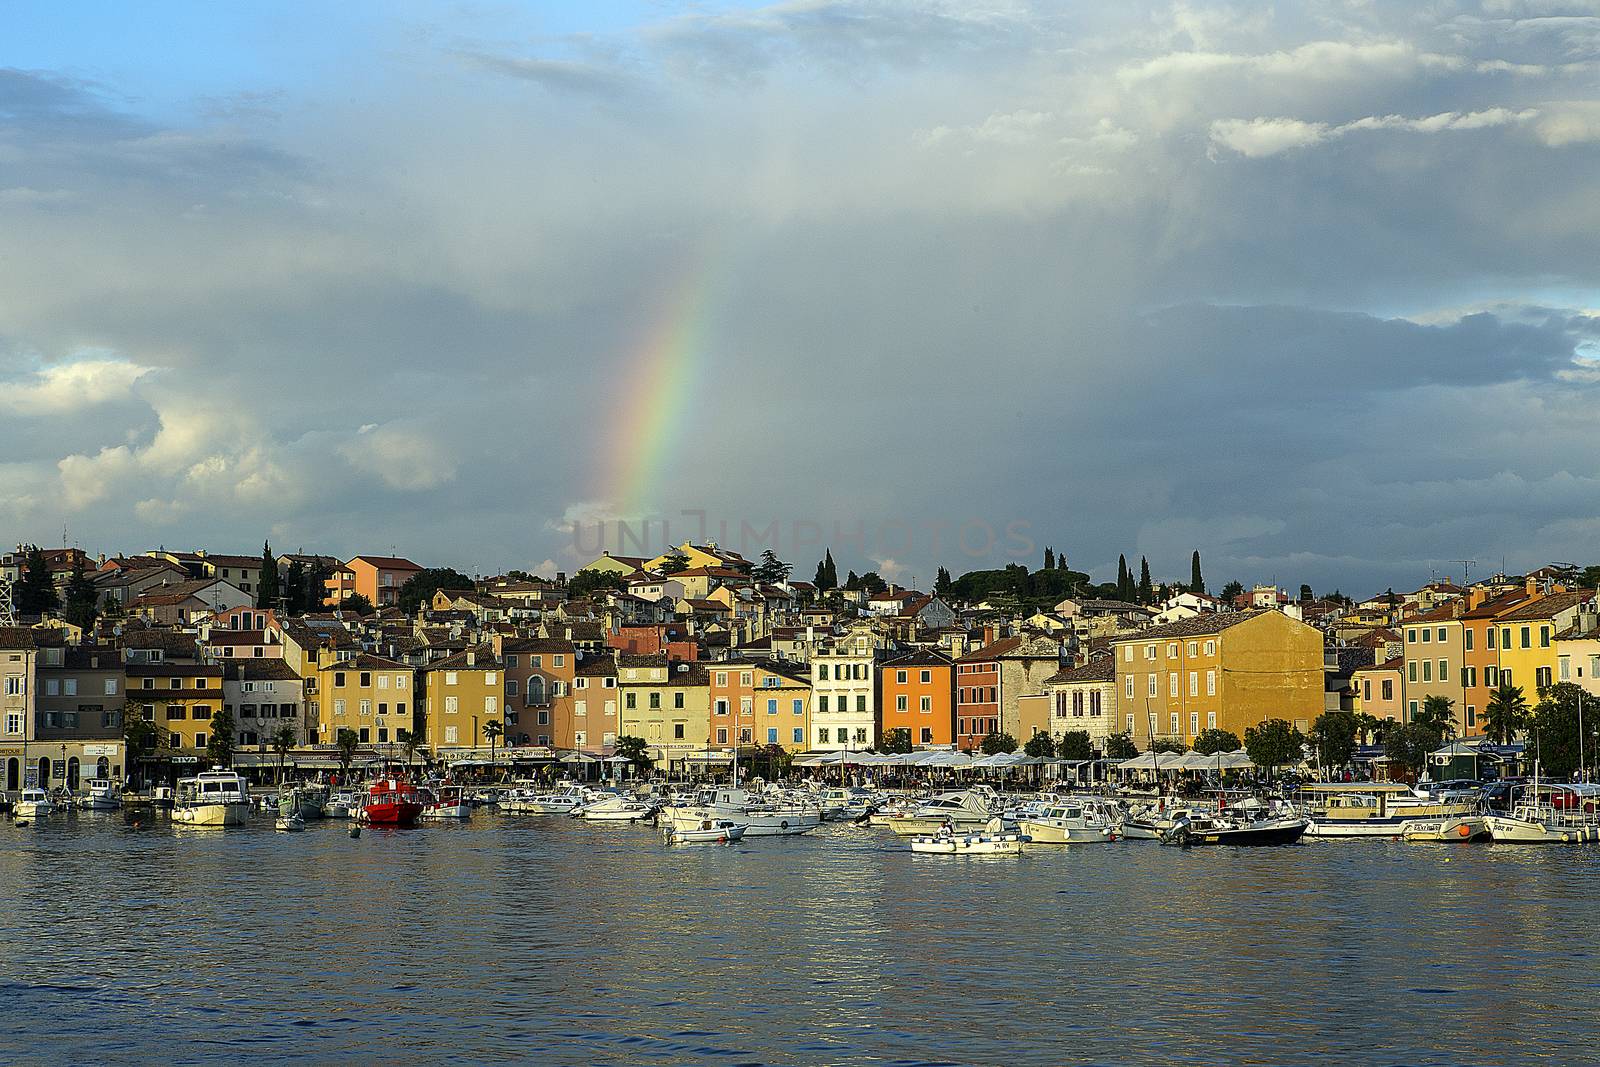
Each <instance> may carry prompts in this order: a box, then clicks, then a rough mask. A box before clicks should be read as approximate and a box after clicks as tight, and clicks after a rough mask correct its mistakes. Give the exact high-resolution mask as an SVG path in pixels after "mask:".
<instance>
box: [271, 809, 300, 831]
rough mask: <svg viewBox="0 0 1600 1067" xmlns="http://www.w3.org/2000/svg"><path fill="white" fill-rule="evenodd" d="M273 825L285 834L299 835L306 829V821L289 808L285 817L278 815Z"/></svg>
mask: <svg viewBox="0 0 1600 1067" xmlns="http://www.w3.org/2000/svg"><path fill="white" fill-rule="evenodd" d="M274 825H276V826H277V828H278V829H280V830H283V831H285V832H286V833H299V832H300V831H301V830H304V829H305V828H306V821H305V819H304V818H302V817H301V815H300V812H299V811H298V810H296V809H293V808H291V809H289V812H288V814H287V815H279V816H278V820H277V822H276V823H275V824H274Z"/></svg>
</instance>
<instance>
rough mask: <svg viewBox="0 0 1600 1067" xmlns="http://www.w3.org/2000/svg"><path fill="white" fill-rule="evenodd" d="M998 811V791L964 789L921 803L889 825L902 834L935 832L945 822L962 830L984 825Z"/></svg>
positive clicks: (892, 820)
mask: <svg viewBox="0 0 1600 1067" xmlns="http://www.w3.org/2000/svg"><path fill="white" fill-rule="evenodd" d="M996 814H997V813H996V811H995V808H994V794H993V793H992V792H991V791H989V790H986V789H961V790H956V791H954V792H949V793H940V794H939V795H938V796H936V797H934V798H933V799H931V800H928V801H926V802H925V803H923V804H921V805H919V806H918V807H917V808H916V809H915V810H913V811H912V813H911V814H910V815H908V816H905V817H904V818H899V819H891V820H889V826H890V827H891V828H892V829H893V830H894V832H895V833H897V834H899V835H900V836H901V837H910V836H912V835H916V834H930V833H934V832H935V831H937V830H938V829H939V828H940V827H942V826H945V825H950V826H953V827H955V828H956V829H958V830H959V829H962V828H969V829H971V828H976V827H979V826H984V825H986V824H987V823H988V822H989V820H991V819H993V818H994V817H995V815H996Z"/></svg>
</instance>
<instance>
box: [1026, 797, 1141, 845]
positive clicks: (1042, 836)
mask: <svg viewBox="0 0 1600 1067" xmlns="http://www.w3.org/2000/svg"><path fill="white" fill-rule="evenodd" d="M1017 828H1018V830H1020V831H1021V832H1022V833H1025V834H1027V835H1028V836H1029V837H1031V838H1032V839H1033V843H1034V844H1037V845H1072V844H1092V843H1102V842H1106V841H1115V840H1116V839H1117V837H1118V827H1117V823H1116V821H1115V819H1114V818H1112V817H1111V816H1110V814H1109V812H1108V811H1107V809H1106V808H1105V807H1104V806H1103V805H1101V804H1100V803H1099V802H1097V801H1095V800H1094V799H1093V798H1089V799H1086V800H1083V801H1068V802H1063V803H1061V804H1052V805H1048V806H1046V807H1045V808H1044V810H1043V812H1042V813H1041V814H1039V815H1037V816H1033V817H1025V818H1022V819H1019V820H1018V823H1017Z"/></svg>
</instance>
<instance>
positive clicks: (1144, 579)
mask: <svg viewBox="0 0 1600 1067" xmlns="http://www.w3.org/2000/svg"><path fill="white" fill-rule="evenodd" d="M1155 600H1156V591H1155V588H1154V587H1153V586H1151V584H1150V561H1149V560H1148V559H1146V558H1145V557H1143V556H1140V557H1139V603H1141V604H1154V603H1155Z"/></svg>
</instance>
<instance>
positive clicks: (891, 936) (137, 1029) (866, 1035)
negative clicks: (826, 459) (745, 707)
mask: <svg viewBox="0 0 1600 1067" xmlns="http://www.w3.org/2000/svg"><path fill="white" fill-rule="evenodd" d="M345 825H346V824H345V822H343V821H341V820H335V819H324V820H315V821H312V822H311V823H310V824H309V825H308V829H307V831H306V832H305V833H300V834H293V835H286V834H282V833H279V832H277V831H275V830H274V828H273V820H272V819H271V818H268V817H266V816H265V815H257V816H253V817H252V818H251V820H250V821H249V822H248V824H247V825H245V826H244V827H242V828H238V829H224V830H204V829H197V828H192V827H186V826H180V825H172V824H170V823H167V822H165V821H163V822H160V823H158V824H157V825H155V826H153V827H150V828H148V829H144V830H133V829H131V828H130V827H128V826H127V825H126V824H125V823H124V822H123V820H122V819H121V817H120V816H118V815H117V814H116V813H111V812H77V813H75V814H71V815H68V814H61V815H58V816H55V817H52V818H48V819H45V820H43V821H42V822H41V823H39V824H37V825H35V826H34V827H32V828H30V829H27V830H25V831H24V830H17V829H15V828H14V827H11V826H5V827H0V833H3V834H4V835H5V837H6V841H5V846H6V847H5V848H3V849H0V892H4V894H5V896H6V899H7V900H8V901H10V902H11V903H10V905H9V906H8V907H7V908H6V909H4V910H3V911H0V960H3V961H4V962H3V963H0V975H3V976H4V978H3V980H4V982H5V986H6V990H7V996H8V1004H9V1006H10V1009H11V1010H9V1011H7V1012H6V1013H5V1015H4V1018H3V1019H0V1045H4V1047H6V1048H8V1049H11V1050H13V1051H16V1050H23V1055H22V1058H23V1059H27V1058H28V1054H27V1052H28V1050H33V1051H34V1052H35V1053H36V1054H37V1057H38V1058H39V1059H44V1060H49V1061H52V1062H64V1061H71V1060H91V1061H95V1062H108V1063H121V1062H138V1061H144V1060H149V1059H151V1058H152V1057H156V1056H160V1057H161V1058H164V1059H169V1060H170V1061H172V1062H185V1063H208V1062H216V1063H221V1062H229V1063H232V1062H237V1059H238V1057H239V1054H240V1049H250V1050H251V1054H252V1055H254V1056H258V1057H262V1058H265V1059H275V1058H280V1057H287V1056H289V1055H291V1054H293V1055H297V1056H299V1057H301V1058H303V1059H309V1060H314V1061H317V1062H333V1061H344V1062H351V1061H371V1060H373V1059H377V1058H379V1057H386V1056H389V1055H392V1053H393V1050H394V1048H396V1047H397V1046H401V1045H403V1046H404V1047H405V1048H406V1049H407V1051H408V1054H409V1055H411V1056H413V1057H415V1058H418V1059H421V1060H424V1061H427V1062H438V1063H477V1062H496V1061H516V1062H542V1063H624V1062H627V1063H655V1064H686V1063H703V1062H707V1061H710V1060H716V1061H723V1062H765V1063H819V1064H820V1063H837V1062H842V1061H845V1060H849V1061H852V1062H902V1063H923V1062H930V1061H932V1060H938V1061H940V1062H960V1063H1001V1062H1004V1063H1011V1064H1061V1063H1088V1062H1107V1061H1115V1062H1135V1061H1137V1062H1156V1061H1160V1062H1169V1063H1218V1062H1250V1061H1256V1062H1281V1061H1282V1058H1283V1054H1282V1050H1283V1049H1284V1048H1286V1047H1289V1048H1300V1049H1310V1048H1317V1049H1320V1050H1323V1051H1324V1052H1326V1054H1328V1055H1330V1056H1334V1057H1338V1058H1342V1059H1343V1060H1345V1061H1346V1062H1349V1061H1354V1060H1362V1061H1370V1060H1373V1059H1381V1060H1384V1061H1387V1062H1404V1063H1413V1064H1425V1063H1460V1062H1483V1061H1489V1060H1492V1061H1495V1062H1508V1061H1510V1060H1514V1059H1519V1058H1524V1055H1523V1054H1525V1058H1526V1059H1529V1060H1531V1059H1535V1058H1544V1059H1548V1060H1553V1061H1555V1062H1578V1061H1581V1060H1584V1059H1587V1058H1588V1055H1589V1052H1588V1050H1589V1049H1590V1047H1591V1046H1592V1040H1593V1035H1594V1034H1595V1033H1596V1032H1597V1031H1600V1019H1596V1011H1595V1009H1594V1007H1593V1005H1592V1003H1591V1001H1590V998H1588V997H1586V996H1584V995H1583V993H1582V991H1583V990H1585V989H1587V988H1588V986H1589V984H1590V983H1591V982H1592V980H1593V976H1594V974H1595V972H1596V961H1595V950H1594V949H1593V948H1592V947H1591V946H1589V945H1588V944H1587V943H1586V942H1585V941H1584V940H1583V939H1581V938H1580V939H1565V940H1563V941H1561V942H1560V943H1557V942H1553V941H1551V940H1550V938H1551V935H1552V933H1553V931H1554V930H1555V929H1557V928H1558V926H1559V925H1561V924H1565V923H1570V922H1571V921H1572V920H1573V918H1574V916H1575V914H1576V909H1578V908H1580V907H1581V902H1582V901H1584V900H1587V899H1588V897H1589V895H1590V887H1591V886H1592V884H1593V879H1594V876H1595V873H1596V869H1597V866H1600V850H1591V849H1586V848H1579V849H1548V848H1532V847H1502V846H1494V845H1491V846H1487V847H1458V846H1453V845H1442V844H1431V845H1418V844H1405V843H1401V842H1395V841H1392V840H1365V841H1346V842H1333V841H1314V840H1313V841H1306V842H1304V843H1302V844H1300V845H1297V846H1294V847H1292V848H1241V849H1203V848H1194V849H1188V850H1182V849H1174V848H1162V847H1160V846H1159V845H1155V844H1153V843H1149V842H1144V843H1140V842H1125V843H1118V844H1114V845H1104V846H1103V845H1093V846H1088V847H1075V846H1067V847H1055V848H1037V849H1029V850H1025V851H1024V852H1023V853H1022V854H1020V855H1017V856H996V857H974V858H970V859H968V858H954V857H947V856H924V855H918V854H914V853H912V852H911V851H909V850H908V849H907V848H906V847H905V846H904V843H903V842H902V841H901V840H900V839H899V838H897V837H896V836H895V835H893V834H892V833H888V832H886V831H880V830H873V829H866V828H863V827H859V826H857V825H855V824H854V823H853V822H830V823H826V824H824V825H822V826H820V827H819V828H817V829H815V830H813V831H811V832H808V833H806V834H803V835H796V836H788V837H775V838H765V839H760V840H755V841H750V840H747V841H745V842H741V843H739V844H735V845H732V846H726V847H702V848H679V847H669V846H665V845H664V844H663V843H662V841H661V835H660V831H659V830H658V829H656V828H653V827H650V826H648V825H639V824H632V823H595V822H586V821H584V820H581V819H574V818H570V817H565V816H556V817H521V816H509V815H500V814H498V813H496V812H495V811H494V810H492V809H479V810H478V811H476V812H475V813H474V815H473V817H472V818H471V819H468V820H464V821H448V822H442V823H438V824H429V825H426V826H424V827H423V828H421V829H417V830H381V829H369V830H368V831H367V832H366V833H364V834H362V835H361V837H359V838H358V839H351V838H349V837H348V836H347V835H346V834H345V832H344V828H345ZM1507 945H1526V946H1529V950H1528V951H1524V952H1518V953H1515V954H1508V953H1507V952H1506V951H1505V946H1507ZM110 946H115V948H114V949H113V948H111V947H110ZM1290 990H1292V993H1291V992H1287V991H1290ZM374 1005H382V1006H381V1007H374ZM1557 1006H1559V1012H1558V1013H1557V1017H1558V1018H1559V1025H1551V1023H1552V1011H1553V1010H1554V1009H1555V1008H1556V1007H1557ZM935 1049H937V1050H938V1051H937V1053H936V1054H935V1053H934V1052H933V1050H935ZM1513 1049H1515V1050H1519V1052H1518V1054H1517V1055H1508V1053H1509V1051H1510V1050H1513Z"/></svg>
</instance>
